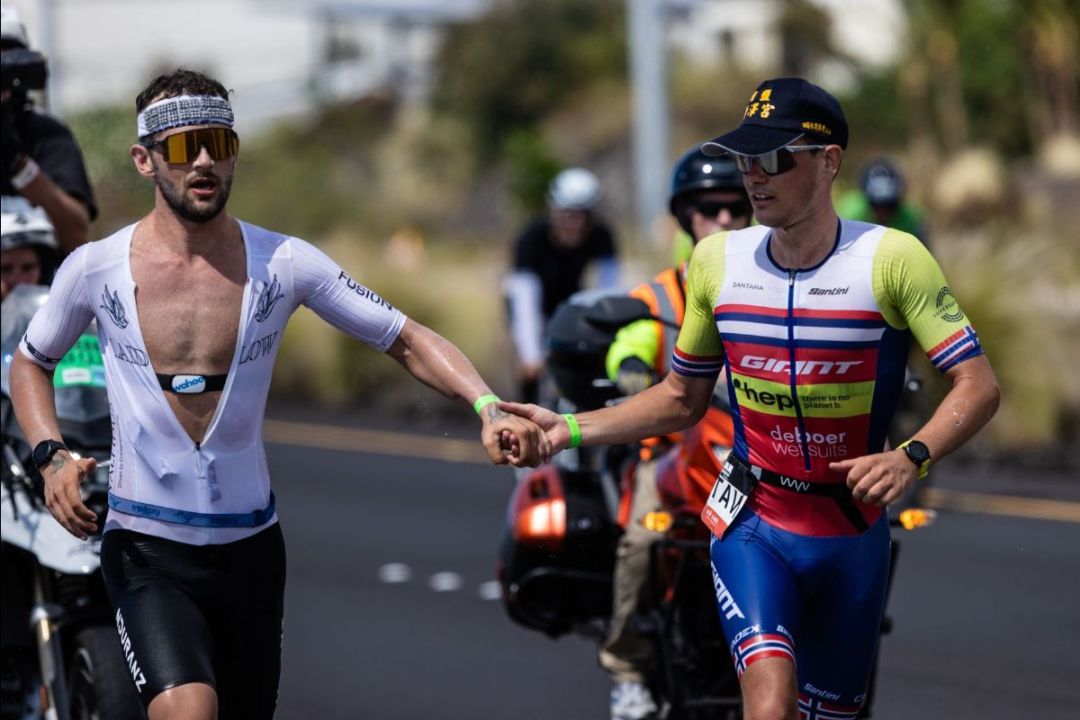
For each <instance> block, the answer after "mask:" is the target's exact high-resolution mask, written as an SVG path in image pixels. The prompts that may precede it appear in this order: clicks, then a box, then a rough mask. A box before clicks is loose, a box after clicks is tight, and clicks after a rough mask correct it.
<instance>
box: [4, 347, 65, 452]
mask: <svg viewBox="0 0 1080 720" xmlns="http://www.w3.org/2000/svg"><path fill="white" fill-rule="evenodd" d="M52 375H53V374H52V371H51V370H46V369H45V368H43V367H41V366H40V365H37V364H36V363H33V362H31V361H30V360H28V359H27V358H26V357H25V356H24V355H23V354H22V353H18V352H17V353H15V356H14V357H13V358H12V360H11V404H12V405H13V406H14V408H15V418H16V419H17V420H18V421H19V427H20V428H22V431H23V434H24V435H25V436H26V439H27V441H28V442H29V443H30V446H31V447H33V446H34V445H37V444H38V443H39V442H41V441H42V440H48V439H50V438H53V439H57V440H59V439H60V421H59V420H58V419H57V417H56V394H55V392H54V390H53V380H52Z"/></svg>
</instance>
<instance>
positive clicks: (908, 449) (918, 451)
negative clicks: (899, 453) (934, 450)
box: [904, 440, 930, 466]
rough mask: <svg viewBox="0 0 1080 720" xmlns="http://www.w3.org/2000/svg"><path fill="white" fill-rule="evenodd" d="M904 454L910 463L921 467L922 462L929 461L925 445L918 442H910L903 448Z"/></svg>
mask: <svg viewBox="0 0 1080 720" xmlns="http://www.w3.org/2000/svg"><path fill="white" fill-rule="evenodd" d="M904 452H905V453H906V454H907V456H908V457H909V458H910V459H911V462H913V463H915V464H916V465H919V466H921V465H922V464H923V463H924V462H926V461H927V460H929V459H930V450H929V448H927V447H926V445H924V444H922V443H921V442H919V441H918V440H915V441H912V442H910V443H908V444H907V445H905V446H904Z"/></svg>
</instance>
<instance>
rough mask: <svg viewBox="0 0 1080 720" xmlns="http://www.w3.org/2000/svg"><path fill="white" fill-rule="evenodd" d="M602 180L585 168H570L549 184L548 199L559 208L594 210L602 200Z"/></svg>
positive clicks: (553, 205)
mask: <svg viewBox="0 0 1080 720" xmlns="http://www.w3.org/2000/svg"><path fill="white" fill-rule="evenodd" d="M602 194H603V191H602V190H601V189H600V181H599V180H597V179H596V176H595V175H593V174H592V173H591V172H589V171H588V170H586V169H585V168H570V169H569V170H563V171H562V172H561V173H559V174H558V175H556V176H555V179H554V180H552V181H551V184H550V185H548V193H547V199H548V202H549V203H550V204H551V206H552V207H555V208H558V209H559V210H592V209H593V208H594V207H596V204H597V203H598V202H600V196H601V195H602Z"/></svg>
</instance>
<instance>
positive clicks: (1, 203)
mask: <svg viewBox="0 0 1080 720" xmlns="http://www.w3.org/2000/svg"><path fill="white" fill-rule="evenodd" d="M20 247H39V248H44V249H47V250H51V251H52V252H54V253H55V252H56V250H57V245H56V233H55V232H54V231H53V225H52V223H51V222H50V221H49V216H48V215H46V214H45V211H44V210H42V209H41V208H39V207H35V206H33V205H31V204H30V201H28V200H27V199H26V198H24V197H21V196H19V195H4V196H3V197H2V198H0V250H12V249H14V248H20Z"/></svg>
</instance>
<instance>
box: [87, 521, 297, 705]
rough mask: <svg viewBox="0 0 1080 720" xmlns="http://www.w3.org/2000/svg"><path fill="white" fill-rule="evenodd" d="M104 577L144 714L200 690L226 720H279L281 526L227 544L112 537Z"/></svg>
mask: <svg viewBox="0 0 1080 720" xmlns="http://www.w3.org/2000/svg"><path fill="white" fill-rule="evenodd" d="M101 568H102V572H103V574H104V578H105V587H106V590H107V591H108V594H109V600H110V602H111V603H112V606H113V611H114V613H115V620H116V627H117V630H118V632H119V633H120V643H121V647H122V650H123V653H124V657H125V659H126V660H127V665H128V670H129V671H130V672H131V676H132V680H133V681H134V682H135V687H136V688H137V689H138V691H139V697H140V699H141V700H142V702H143V706H144V707H149V705H150V701H151V700H153V699H154V697H155V696H156V695H157V694H158V693H160V692H162V691H163V690H167V689H169V688H171V687H175V686H177V685H182V684H185V683H192V682H201V683H206V684H208V685H211V686H213V687H214V688H215V690H216V692H217V697H218V717H220V718H222V719H223V720H232V719H233V718H241V719H247V718H251V719H252V720H254V719H255V718H271V717H273V715H274V708H275V707H276V705H277V691H278V679H279V676H280V674H281V633H282V624H281V623H282V615H283V610H284V600H285V542H284V539H283V538H282V535H281V527H280V525H279V524H278V523H274V524H273V525H271V526H270V527H268V528H266V529H265V530H262V531H260V532H259V533H258V534H256V535H253V536H251V537H249V538H245V539H243V540H239V541H237V542H233V543H227V544H224V545H188V544H185V543H179V542H175V541H173V540H165V539H163V538H159V537H154V536H152V535H144V534H142V533H136V532H131V531H128V530H110V531H109V532H107V533H105V537H104V539H103V540H102V543H101Z"/></svg>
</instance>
